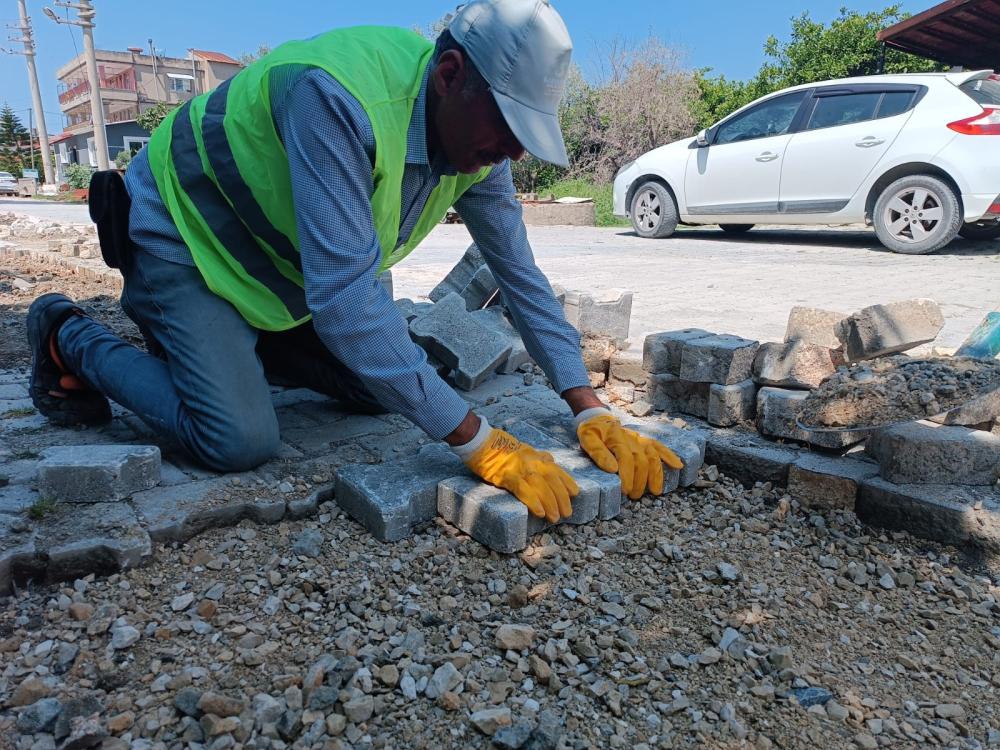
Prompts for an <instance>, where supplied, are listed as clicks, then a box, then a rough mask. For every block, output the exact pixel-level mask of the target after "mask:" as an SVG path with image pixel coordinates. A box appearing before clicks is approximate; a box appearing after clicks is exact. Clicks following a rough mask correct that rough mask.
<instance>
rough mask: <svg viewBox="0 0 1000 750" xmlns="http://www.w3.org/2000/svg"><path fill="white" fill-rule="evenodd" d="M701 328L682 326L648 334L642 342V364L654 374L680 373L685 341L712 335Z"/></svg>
mask: <svg viewBox="0 0 1000 750" xmlns="http://www.w3.org/2000/svg"><path fill="white" fill-rule="evenodd" d="M714 335H715V334H713V333H711V332H710V331H705V330H702V329H701V328H682V329H680V330H678V331H663V332H662V333H651V334H649V335H648V336H647V337H646V339H645V341H643V344H642V366H643V369H645V370H646V371H647V372H649V373H653V374H656V375H661V374H669V375H677V376H679V375H680V374H681V347H682V346H683V345H684V342H685V341H691V340H693V339H700V338H704V337H705V336H714Z"/></svg>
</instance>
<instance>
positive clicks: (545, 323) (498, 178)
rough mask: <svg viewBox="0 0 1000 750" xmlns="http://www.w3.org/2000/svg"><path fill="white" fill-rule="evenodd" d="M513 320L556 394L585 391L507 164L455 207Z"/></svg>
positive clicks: (576, 353) (573, 343)
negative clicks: (537, 257) (533, 245)
mask: <svg viewBox="0 0 1000 750" xmlns="http://www.w3.org/2000/svg"><path fill="white" fill-rule="evenodd" d="M455 209H456V210H457V211H458V213H459V215H460V216H461V217H462V220H463V221H464V222H465V224H466V226H467V227H468V230H469V233H470V234H471V235H472V239H473V240H475V242H476V244H477V245H478V246H479V249H480V250H481V251H482V253H483V257H484V258H485V259H486V262H487V264H489V267H490V270H491V271H492V272H493V276H494V277H495V278H496V280H497V284H498V285H499V286H500V291H501V292H502V293H503V297H504V301H505V302H506V303H507V307H508V308H509V309H510V312H511V315H513V317H514V325H515V326H516V327H517V330H518V333H520V334H521V338H522V339H523V340H524V346H525V348H526V349H527V350H528V353H529V354H530V355H531V356H532V358H534V360H535V361H536V362H537V363H538V364H539V365H540V366H541V368H542V369H543V370H544V371H545V374H546V375H547V376H548V378H549V380H551V381H552V384H553V385H554V386H555V389H556V391H557V392H559V393H563V392H564V391H566V390H568V389H570V388H576V387H578V386H589V385H590V380H589V378H588V377H587V370H586V368H585V367H584V366H583V359H582V357H581V356H580V334H579V333H577V331H576V329H575V328H573V326H571V325H570V324H569V323H568V322H566V315H565V314H564V313H563V310H562V307H561V306H560V305H559V301H558V300H557V299H556V298H555V295H554V294H553V292H552V286H551V285H550V284H549V281H548V279H546V278H545V274H543V273H542V272H541V270H540V269H539V268H538V266H537V265H536V264H535V258H534V255H533V254H532V252H531V246H530V245H529V244H528V233H527V230H526V229H525V227H524V220H523V218H522V209H521V204H520V203H519V202H518V200H517V198H515V197H514V181H513V179H512V177H511V172H510V161H504V162H503V163H501V164H499V165H497V166H496V167H494V168H493V169H492V170H491V171H490V174H489V176H488V177H487V178H486V179H485V180H483V181H482V182H480V183H477V184H476V185H473V186H472V187H471V188H469V190H467V191H466V192H465V194H464V195H462V197H461V198H459V200H458V201H456V203H455Z"/></svg>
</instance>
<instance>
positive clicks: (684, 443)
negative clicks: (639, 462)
mask: <svg viewBox="0 0 1000 750" xmlns="http://www.w3.org/2000/svg"><path fill="white" fill-rule="evenodd" d="M622 421H623V423H624V424H625V426H626V427H629V428H631V429H634V430H636V431H637V432H641V433H642V434H644V435H646V436H647V437H651V438H653V439H655V440H659V441H660V442H661V443H663V444H664V445H666V446H667V447H668V448H670V450H672V451H673V452H674V453H676V454H677V456H678V457H679V458H680V459H681V461H683V462H684V468H683V469H681V470H680V472H678V473H677V474H678V476H677V480H678V483H679V485H680V486H681V487H690V486H691V485H692V484H694V483H695V482H696V481H697V479H698V472H699V471H700V470H701V467H702V466H703V465H704V464H705V447H706V444H707V439H706V437H705V434H704V433H703V432H701V431H699V430H685V429H681V428H680V427H675V426H674V425H671V424H667V423H665V422H662V421H659V419H658V418H656V417H653V418H649V419H644V420H639V419H637V418H635V417H632V418H630V419H624V420H622ZM664 470H665V471H666V467H664ZM671 473H673V472H671Z"/></svg>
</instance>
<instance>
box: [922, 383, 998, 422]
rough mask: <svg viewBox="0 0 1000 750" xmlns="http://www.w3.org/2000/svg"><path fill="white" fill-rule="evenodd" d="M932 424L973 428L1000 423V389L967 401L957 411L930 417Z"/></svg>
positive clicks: (953, 410)
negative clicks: (974, 426) (992, 422)
mask: <svg viewBox="0 0 1000 750" xmlns="http://www.w3.org/2000/svg"><path fill="white" fill-rule="evenodd" d="M930 421H931V422H937V423H939V424H955V425H963V426H966V427H971V426H973V425H982V424H986V423H988V422H990V421H994V422H1000V388H998V389H996V390H994V391H990V392H989V393H984V394H983V395H982V396H979V397H978V398H974V399H972V400H971V401H967V402H966V403H964V404H962V405H961V406H960V407H958V408H957V409H952V410H951V411H949V412H947V413H945V414H942V415H939V416H936V417H930Z"/></svg>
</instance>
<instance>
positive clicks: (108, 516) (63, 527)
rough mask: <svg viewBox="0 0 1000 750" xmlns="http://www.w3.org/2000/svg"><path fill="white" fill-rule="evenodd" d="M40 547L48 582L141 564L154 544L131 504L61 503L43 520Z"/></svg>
mask: <svg viewBox="0 0 1000 750" xmlns="http://www.w3.org/2000/svg"><path fill="white" fill-rule="evenodd" d="M36 530H37V537H36V541H35V546H36V548H37V551H38V553H39V554H40V555H41V557H42V558H43V559H44V560H45V578H46V581H48V582H54V581H66V580H73V579H74V578H78V577H81V576H84V575H87V574H88V573H92V572H94V571H95V570H97V571H100V572H102V573H105V574H107V573H111V572H113V571H118V570H125V569H126V568H134V567H136V566H138V565H141V564H142V563H143V562H145V561H146V559H147V558H148V557H149V556H150V555H151V554H152V552H153V545H152V542H151V540H150V538H149V534H148V533H147V532H146V529H145V528H143V525H142V523H141V522H140V520H139V517H138V516H137V515H136V512H135V511H134V510H133V509H132V508H131V506H129V504H128V503H121V502H111V503H90V504H76V505H73V506H72V507H70V506H67V505H61V506H57V507H56V509H55V510H54V511H52V512H51V513H50V514H47V515H46V516H44V517H43V518H42V520H41V521H39V522H38V525H37V529H36Z"/></svg>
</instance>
